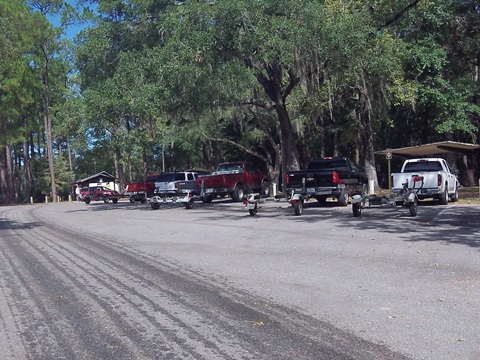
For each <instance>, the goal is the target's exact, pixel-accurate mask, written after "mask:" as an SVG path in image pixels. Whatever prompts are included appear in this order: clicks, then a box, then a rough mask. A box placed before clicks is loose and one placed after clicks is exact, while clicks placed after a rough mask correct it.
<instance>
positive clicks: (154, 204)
mask: <svg viewBox="0 0 480 360" xmlns="http://www.w3.org/2000/svg"><path fill="white" fill-rule="evenodd" d="M150 206H151V207H152V210H158V209H160V204H159V203H154V202H152V203H150Z"/></svg>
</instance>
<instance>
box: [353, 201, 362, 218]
mask: <svg viewBox="0 0 480 360" xmlns="http://www.w3.org/2000/svg"><path fill="white" fill-rule="evenodd" d="M352 211H353V216H355V217H360V215H362V206H361V205H360V203H355V204H352Z"/></svg>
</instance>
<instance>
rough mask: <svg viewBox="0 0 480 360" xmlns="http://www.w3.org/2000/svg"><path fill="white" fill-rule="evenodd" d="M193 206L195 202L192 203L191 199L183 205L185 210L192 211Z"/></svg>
mask: <svg viewBox="0 0 480 360" xmlns="http://www.w3.org/2000/svg"><path fill="white" fill-rule="evenodd" d="M194 204H195V201H193V198H192V199H190V200H188V201H187V202H186V203H185V209H193V206H194Z"/></svg>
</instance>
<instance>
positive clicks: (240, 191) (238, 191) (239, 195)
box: [232, 185, 243, 201]
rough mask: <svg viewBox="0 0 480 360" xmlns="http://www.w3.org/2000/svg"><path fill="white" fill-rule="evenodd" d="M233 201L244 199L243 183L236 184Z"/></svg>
mask: <svg viewBox="0 0 480 360" xmlns="http://www.w3.org/2000/svg"><path fill="white" fill-rule="evenodd" d="M232 199H233V201H242V200H243V187H242V185H237V186H235V190H233V193H232Z"/></svg>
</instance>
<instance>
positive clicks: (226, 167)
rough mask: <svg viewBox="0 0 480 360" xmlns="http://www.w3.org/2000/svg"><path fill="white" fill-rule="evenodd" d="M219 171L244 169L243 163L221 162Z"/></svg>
mask: <svg viewBox="0 0 480 360" xmlns="http://www.w3.org/2000/svg"><path fill="white" fill-rule="evenodd" d="M217 171H243V167H242V164H238V163H234V164H220V165H219V166H218V169H217Z"/></svg>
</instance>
